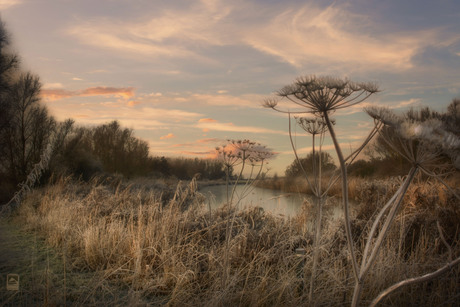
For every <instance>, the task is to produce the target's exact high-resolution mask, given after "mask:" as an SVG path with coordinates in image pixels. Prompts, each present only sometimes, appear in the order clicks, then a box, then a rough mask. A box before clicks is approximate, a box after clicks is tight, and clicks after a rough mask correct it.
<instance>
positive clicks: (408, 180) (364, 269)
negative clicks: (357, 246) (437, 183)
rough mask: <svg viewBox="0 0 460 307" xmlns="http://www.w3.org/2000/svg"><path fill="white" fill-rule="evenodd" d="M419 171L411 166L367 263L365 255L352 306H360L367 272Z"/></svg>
mask: <svg viewBox="0 0 460 307" xmlns="http://www.w3.org/2000/svg"><path fill="white" fill-rule="evenodd" d="M417 171H418V167H417V166H415V167H413V168H411V170H410V171H409V174H408V176H407V178H406V180H405V182H404V183H403V185H402V187H403V188H402V190H398V192H399V193H398V194H399V195H398V200H397V201H396V202H395V203H394V205H393V206H392V207H391V208H390V212H388V216H387V218H386V220H385V223H384V225H383V226H382V229H381V231H380V233H379V235H378V237H377V240H376V242H375V244H374V247H373V248H372V252H371V255H370V256H369V260H368V261H367V263H365V261H366V255H364V256H363V262H362V265H361V270H360V272H359V277H358V280H357V281H356V284H355V290H354V292H353V300H352V304H351V306H353V307H354V306H358V303H359V299H360V297H361V292H362V289H363V279H364V277H365V276H366V274H367V272H368V271H369V269H370V268H371V267H372V265H373V264H374V262H375V259H376V257H377V254H378V252H379V250H380V247H381V246H382V243H383V240H384V239H385V237H386V235H387V234H388V230H389V229H390V226H391V225H392V223H393V221H394V218H395V216H396V213H397V211H398V209H399V207H400V206H401V204H402V201H403V198H404V195H405V194H406V191H407V189H408V188H409V186H410V184H411V182H412V180H413V179H414V177H415V175H416V174H417ZM383 210H386V206H385V207H384V209H383ZM378 219H380V216H379V218H378ZM377 223H378V220H376V221H375V222H374V225H373V227H372V228H374V226H375V225H376V224H377ZM371 239H372V237H369V238H368V242H370V241H371ZM366 247H367V244H366ZM366 251H367V250H366Z"/></svg>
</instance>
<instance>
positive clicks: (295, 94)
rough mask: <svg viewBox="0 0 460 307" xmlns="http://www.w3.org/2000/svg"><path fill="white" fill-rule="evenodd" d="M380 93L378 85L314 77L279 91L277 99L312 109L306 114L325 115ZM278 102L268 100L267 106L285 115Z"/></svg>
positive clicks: (266, 101) (303, 78) (298, 80)
mask: <svg viewBox="0 0 460 307" xmlns="http://www.w3.org/2000/svg"><path fill="white" fill-rule="evenodd" d="M378 91H379V89H378V86H377V85H376V84H375V83H371V82H367V83H364V82H352V81H350V80H348V79H340V78H335V77H329V76H325V77H317V76H314V75H311V76H304V77H300V78H298V79H296V81H294V83H293V84H290V85H287V86H285V87H283V88H282V89H281V90H279V91H278V92H277V93H276V96H278V97H281V98H287V99H288V100H290V101H291V102H293V103H295V104H296V105H298V106H299V107H303V108H306V109H308V111H305V110H304V111H303V112H309V113H314V114H318V113H319V114H323V113H325V112H331V111H335V110H338V109H342V108H346V107H349V106H352V105H355V104H358V103H360V102H362V101H364V100H365V99H367V98H368V97H369V96H370V95H372V94H374V93H377V92H378ZM278 102H279V99H275V98H270V99H267V100H265V102H264V106H265V107H268V108H272V109H274V110H277V111H280V112H284V111H283V110H281V109H278Z"/></svg>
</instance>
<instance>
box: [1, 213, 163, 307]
mask: <svg viewBox="0 0 460 307" xmlns="http://www.w3.org/2000/svg"><path fill="white" fill-rule="evenodd" d="M65 260H66V259H65V258H64V257H63V256H62V253H59V252H58V251H56V250H53V249H52V248H50V247H48V246H47V245H46V243H45V241H44V240H43V238H40V237H39V236H38V235H36V234H34V233H30V232H26V231H24V230H23V229H22V227H21V226H20V225H18V223H17V222H15V221H13V220H10V219H5V218H0V307H3V306H159V305H161V304H160V303H156V302H158V301H156V300H152V301H150V302H147V301H145V299H143V298H141V297H140V296H139V294H138V293H136V292H134V291H132V290H131V289H126V288H123V287H120V286H119V285H118V286H117V284H116V281H110V280H109V279H108V278H107V276H106V272H103V271H99V272H91V271H81V270H80V271H79V270H75V269H73V270H72V269H71V267H72V264H71V263H65ZM64 268H66V269H64ZM8 274H19V278H20V280H19V291H7V288H6V284H7V282H6V278H7V275H8Z"/></svg>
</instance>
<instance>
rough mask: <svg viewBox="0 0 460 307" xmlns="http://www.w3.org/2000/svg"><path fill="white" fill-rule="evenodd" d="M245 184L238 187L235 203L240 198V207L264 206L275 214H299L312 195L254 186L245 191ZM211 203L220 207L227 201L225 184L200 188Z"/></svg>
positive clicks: (212, 205) (215, 206) (213, 206)
mask: <svg viewBox="0 0 460 307" xmlns="http://www.w3.org/2000/svg"><path fill="white" fill-rule="evenodd" d="M244 189H245V188H244V186H243V185H239V186H237V187H236V192H235V196H234V200H235V201H234V203H236V202H237V201H238V200H240V202H239V204H238V206H239V208H247V207H262V208H264V210H266V211H271V212H272V213H274V214H281V215H285V216H293V215H295V214H297V213H298V212H299V211H300V209H301V207H302V204H303V202H304V201H305V200H306V199H310V197H311V196H309V195H306V194H299V193H285V192H282V191H277V190H270V189H263V188H257V187H252V188H250V189H249V192H248V193H245V194H244V197H242V193H243V192H245V190H244ZM200 193H202V194H204V195H205V196H206V197H207V198H208V200H209V201H210V203H211V208H218V207H220V206H222V205H223V204H224V203H225V202H226V201H227V189H226V187H225V185H216V186H208V187H204V188H201V189H200Z"/></svg>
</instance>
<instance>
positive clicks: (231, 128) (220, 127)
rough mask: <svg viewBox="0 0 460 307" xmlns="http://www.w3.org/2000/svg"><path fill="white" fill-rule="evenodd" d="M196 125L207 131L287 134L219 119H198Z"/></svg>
mask: <svg viewBox="0 0 460 307" xmlns="http://www.w3.org/2000/svg"><path fill="white" fill-rule="evenodd" d="M196 127H198V128H200V129H206V131H228V132H242V133H268V134H280V135H286V134H287V133H286V132H285V131H278V130H272V129H267V128H263V127H254V126H237V125H235V124H233V123H231V122H229V123H221V122H218V121H213V122H203V121H202V122H200V121H198V123H197V125H196Z"/></svg>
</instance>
